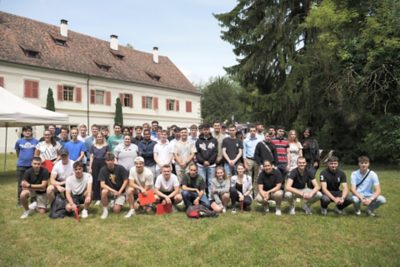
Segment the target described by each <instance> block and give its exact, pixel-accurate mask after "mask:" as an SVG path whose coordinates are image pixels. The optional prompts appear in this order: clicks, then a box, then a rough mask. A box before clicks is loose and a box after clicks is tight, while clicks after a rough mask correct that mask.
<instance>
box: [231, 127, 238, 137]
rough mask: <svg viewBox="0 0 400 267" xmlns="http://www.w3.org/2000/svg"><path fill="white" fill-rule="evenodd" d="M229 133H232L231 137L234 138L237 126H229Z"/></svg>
mask: <svg viewBox="0 0 400 267" xmlns="http://www.w3.org/2000/svg"><path fill="white" fill-rule="evenodd" d="M229 135H230V137H232V138H235V137H236V128H235V127H231V128H229Z"/></svg>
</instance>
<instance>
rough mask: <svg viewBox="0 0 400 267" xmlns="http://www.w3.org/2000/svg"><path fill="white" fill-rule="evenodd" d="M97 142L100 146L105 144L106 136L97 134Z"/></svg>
mask: <svg viewBox="0 0 400 267" xmlns="http://www.w3.org/2000/svg"><path fill="white" fill-rule="evenodd" d="M96 141H97V143H99V144H102V143H104V136H103V135H101V134H97V136H96Z"/></svg>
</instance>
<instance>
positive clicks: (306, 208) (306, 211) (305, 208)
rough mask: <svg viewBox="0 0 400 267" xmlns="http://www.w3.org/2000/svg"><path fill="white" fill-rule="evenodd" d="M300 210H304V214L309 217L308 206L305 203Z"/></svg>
mask: <svg viewBox="0 0 400 267" xmlns="http://www.w3.org/2000/svg"><path fill="white" fill-rule="evenodd" d="M301 208H302V209H303V210H304V212H305V213H306V214H307V215H311V214H312V212H311V208H310V206H308V205H307V204H306V203H304V204H303V206H301Z"/></svg>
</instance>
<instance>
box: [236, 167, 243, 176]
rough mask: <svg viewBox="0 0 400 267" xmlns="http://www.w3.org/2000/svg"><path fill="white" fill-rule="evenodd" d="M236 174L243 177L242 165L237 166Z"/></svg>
mask: <svg viewBox="0 0 400 267" xmlns="http://www.w3.org/2000/svg"><path fill="white" fill-rule="evenodd" d="M237 173H238V174H239V175H243V174H244V167H243V166H242V165H239V166H238V167H237Z"/></svg>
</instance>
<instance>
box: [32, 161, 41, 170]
mask: <svg viewBox="0 0 400 267" xmlns="http://www.w3.org/2000/svg"><path fill="white" fill-rule="evenodd" d="M41 164H42V163H41V162H40V160H32V168H33V171H34V172H39V170H40V165H41Z"/></svg>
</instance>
